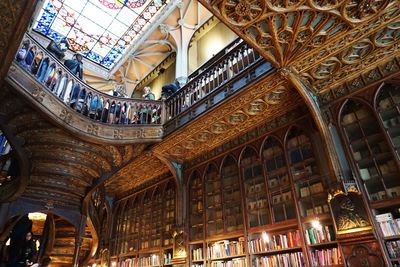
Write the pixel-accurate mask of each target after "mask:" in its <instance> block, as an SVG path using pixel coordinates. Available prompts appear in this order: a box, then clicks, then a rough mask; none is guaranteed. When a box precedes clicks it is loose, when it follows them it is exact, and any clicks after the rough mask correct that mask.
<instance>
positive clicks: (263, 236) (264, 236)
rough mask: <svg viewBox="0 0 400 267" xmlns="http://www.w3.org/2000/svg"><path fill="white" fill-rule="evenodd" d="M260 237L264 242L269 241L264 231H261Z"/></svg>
mask: <svg viewBox="0 0 400 267" xmlns="http://www.w3.org/2000/svg"><path fill="white" fill-rule="evenodd" d="M261 237H262V239H263V240H264V242H266V243H268V242H269V235H268V234H267V233H266V232H262V234H261Z"/></svg>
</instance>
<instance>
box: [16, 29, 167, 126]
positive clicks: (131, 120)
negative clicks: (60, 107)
mask: <svg viewBox="0 0 400 267" xmlns="http://www.w3.org/2000/svg"><path fill="white" fill-rule="evenodd" d="M24 43H25V47H24ZM15 61H16V62H17V64H18V65H20V66H21V67H22V68H23V69H24V70H25V71H26V72H28V73H29V74H31V75H32V76H33V77H34V78H35V79H36V80H37V81H38V82H39V83H41V84H42V85H43V86H44V87H45V88H47V90H49V91H51V92H52V93H53V94H54V95H55V96H57V97H58V98H59V99H60V100H61V101H63V102H64V103H65V104H66V105H67V106H69V107H70V108H72V109H74V110H75V111H76V112H78V113H80V114H82V115H83V116H86V117H88V118H90V119H91V120H94V121H97V122H101V123H109V124H122V125H129V124H158V125H160V124H161V110H162V102H161V101H156V100H146V99H134V98H123V97H116V96H110V95H108V94H105V93H103V92H100V91H98V90H96V89H94V88H92V87H91V86H89V85H88V84H87V83H85V82H84V81H83V80H81V79H79V78H78V77H77V76H75V75H74V74H73V73H71V71H70V70H69V69H68V68H67V67H65V66H64V64H62V63H61V62H60V61H59V60H58V59H56V57H55V56H54V55H53V54H51V53H50V52H49V51H47V50H46V49H45V48H44V47H42V46H41V45H40V44H39V43H38V42H36V41H35V40H34V39H33V38H32V37H30V36H29V35H28V34H26V35H25V37H24V39H23V41H22V44H21V47H20V49H19V50H18V53H17V55H16V57H15Z"/></svg>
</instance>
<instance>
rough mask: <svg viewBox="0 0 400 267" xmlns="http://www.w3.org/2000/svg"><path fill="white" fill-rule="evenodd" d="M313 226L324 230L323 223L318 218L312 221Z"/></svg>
mask: <svg viewBox="0 0 400 267" xmlns="http://www.w3.org/2000/svg"><path fill="white" fill-rule="evenodd" d="M311 226H312V227H313V228H315V229H317V230H322V225H321V223H320V222H319V220H318V219H315V220H313V221H312V222H311Z"/></svg>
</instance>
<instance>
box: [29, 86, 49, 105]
mask: <svg viewBox="0 0 400 267" xmlns="http://www.w3.org/2000/svg"><path fill="white" fill-rule="evenodd" d="M32 96H33V97H34V98H35V99H36V100H37V101H38V102H40V103H41V102H43V99H44V97H45V96H46V93H45V92H44V91H42V89H41V88H40V87H38V86H35V88H33V91H32Z"/></svg>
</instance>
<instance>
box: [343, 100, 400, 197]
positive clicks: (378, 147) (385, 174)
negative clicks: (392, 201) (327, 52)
mask: <svg viewBox="0 0 400 267" xmlns="http://www.w3.org/2000/svg"><path fill="white" fill-rule="evenodd" d="M341 115H342V116H341V118H342V119H341V123H342V129H343V131H344V135H345V138H346V141H347V142H348V144H349V148H350V156H351V158H352V161H353V162H354V164H355V166H356V168H357V170H358V176H359V178H360V181H361V182H362V184H363V185H364V188H365V190H366V192H367V194H368V198H369V200H370V201H371V202H373V201H380V200H384V199H387V198H392V197H397V196H400V180H399V179H398V175H399V171H398V166H397V164H396V160H395V158H394V157H393V154H392V153H391V149H390V146H389V144H388V142H387V139H386V138H385V136H384V133H383V131H381V128H380V126H379V123H378V121H377V119H376V117H375V115H374V114H373V112H372V110H370V109H369V108H368V107H367V106H366V105H365V104H362V103H360V102H356V101H353V100H350V101H348V102H347V103H346V105H345V106H344V108H343V112H342V114H341Z"/></svg>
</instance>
